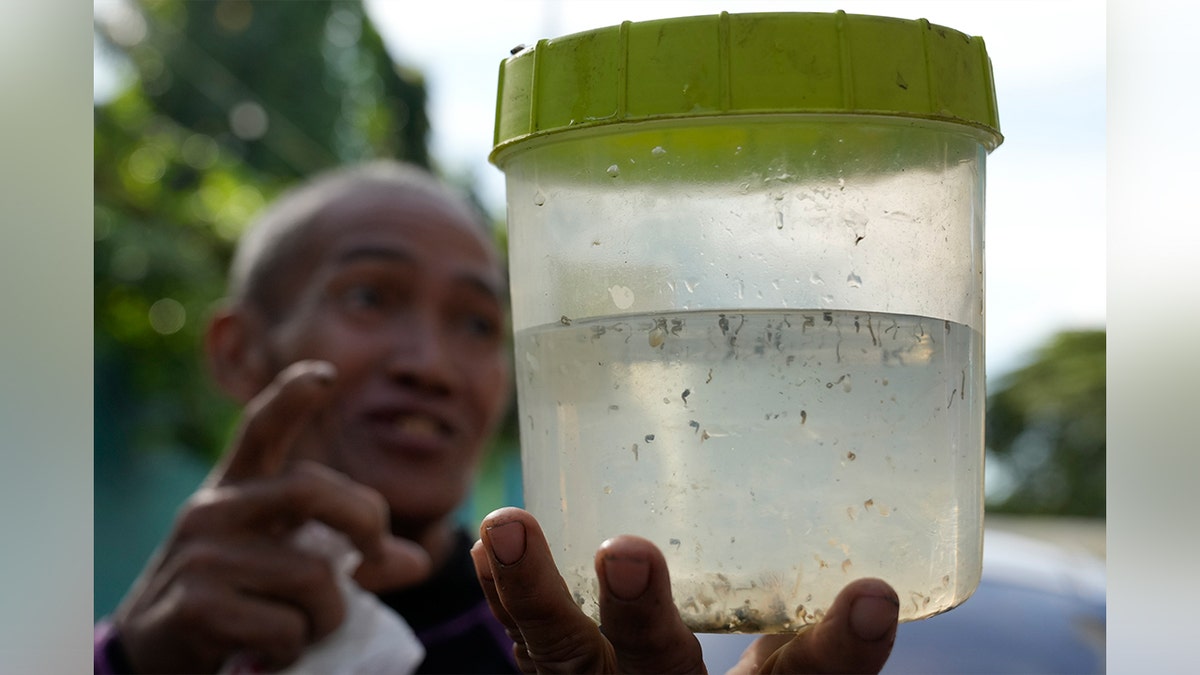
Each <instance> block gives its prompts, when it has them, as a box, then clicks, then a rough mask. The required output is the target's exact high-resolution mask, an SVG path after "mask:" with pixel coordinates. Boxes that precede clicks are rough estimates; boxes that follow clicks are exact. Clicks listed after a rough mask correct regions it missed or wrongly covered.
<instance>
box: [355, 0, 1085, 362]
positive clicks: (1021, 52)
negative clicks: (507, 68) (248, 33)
mask: <svg viewBox="0 0 1200 675" xmlns="http://www.w3.org/2000/svg"><path fill="white" fill-rule="evenodd" d="M366 5H367V7H368V11H369V12H370V14H371V16H372V18H373V19H374V21H375V22H376V25H377V26H378V28H379V30H380V32H381V33H382V34H383V36H384V39H385V40H386V41H387V44H388V46H389V49H391V50H392V53H393V56H394V57H395V58H397V59H398V60H400V61H401V62H403V63H405V64H408V65H411V66H414V67H417V68H419V69H420V70H421V71H422V72H424V73H425V76H426V78H427V82H428V87H429V96H430V114H431V117H432V120H433V124H434V129H433V139H432V141H433V152H434V156H435V157H436V158H437V161H439V163H440V164H441V168H443V169H444V170H446V171H449V172H452V173H468V174H473V175H475V176H476V177H477V178H478V179H479V180H480V181H481V183H482V184H483V186H484V198H485V200H486V201H487V202H488V203H489V205H492V206H493V207H494V208H496V209H497V212H500V211H499V209H502V208H503V206H502V205H503V203H504V179H503V174H502V173H501V172H500V171H499V170H498V169H496V168H495V167H493V166H491V165H490V164H488V163H487V155H488V152H489V151H490V150H491V142H492V127H493V121H494V107H495V97H496V79H497V73H498V69H499V64H500V61H501V59H503V58H504V57H505V56H507V55H508V53H509V50H510V49H511V48H512V47H514V46H516V45H518V44H522V43H523V44H528V45H532V44H534V43H535V42H536V41H537V40H538V39H540V38H547V37H558V36H561V35H567V34H570V33H575V32H578V31H583V30H589V29H593V28H601V27H604V26H610V25H614V24H618V23H620V22H621V21H624V20H631V21H642V20H648V19H658V18H666V17H672V16H689V15H697V14H713V13H719V12H720V11H722V10H724V11H729V12H735V13H736V12H752V11H819V12H832V11H836V10H838V9H843V10H845V11H846V12H848V13H851V14H878V15H884V16H895V17H899V18H905V19H919V18H925V19H928V20H929V21H931V22H932V23H935V24H941V25H944V26H948V27H950V28H955V29H957V30H960V31H962V32H964V33H968V34H971V35H979V36H982V37H983V38H984V41H985V44H986V45H987V49H988V54H989V55H990V56H991V59H992V67H993V69H994V71H995V79H996V96H997V100H998V102H999V107H1000V125H1001V130H1002V132H1003V133H1004V135H1005V142H1004V144H1003V145H1001V146H1000V148H999V149H997V150H996V151H995V152H994V153H993V154H992V155H991V156H990V157H989V159H988V167H987V183H988V201H987V364H988V370H989V372H990V373H992V374H1000V373H1003V372H1005V371H1008V370H1010V369H1012V368H1013V367H1016V366H1019V365H1020V362H1021V360H1022V359H1023V358H1024V357H1025V356H1026V355H1028V353H1029V351H1030V350H1031V349H1033V348H1035V347H1036V346H1037V345H1038V344H1040V343H1041V342H1042V341H1043V340H1045V339H1046V338H1047V337H1049V336H1050V335H1052V334H1053V333H1055V332H1057V331H1059V330H1062V329H1066V328H1076V327H1103V326H1104V325H1105V277H1106V274H1105V241H1106V237H1105V199H1104V195H1105V147H1104V143H1105V5H1104V3H1102V2H1095V1H1093V0H1057V1H1056V0H1051V1H1048V2H1020V1H1013V0H1003V1H999V2H996V1H984V0H977V1H970V2H966V1H961V2H952V1H949V0H942V1H939V0H925V1H904V0H889V1H866V0H862V1H854V0H840V1H834V2H826V1H822V0H769V1H755V0H725V1H723V2H721V1H713V0H687V1H684V0H636V1H628V0H566V1H561V2H560V1H557V0H518V1H510V2H503V3H501V2H490V3H482V2H469V3H464V2H455V1H448V0H447V1H441V2H422V3H408V2H404V3H401V2H394V1H392V0H366ZM465 17H469V20H464V18H465Z"/></svg>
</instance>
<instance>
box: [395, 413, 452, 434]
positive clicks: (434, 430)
mask: <svg viewBox="0 0 1200 675" xmlns="http://www.w3.org/2000/svg"><path fill="white" fill-rule="evenodd" d="M396 428H397V429H399V430H400V431H402V432H404V433H406V434H413V435H415V436H437V435H439V434H440V433H441V429H440V427H439V426H438V423H437V422H436V421H434V420H433V419H430V418H429V417H425V416H424V415H405V416H402V417H400V418H399V419H397V420H396Z"/></svg>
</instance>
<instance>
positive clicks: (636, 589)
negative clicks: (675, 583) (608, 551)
mask: <svg viewBox="0 0 1200 675" xmlns="http://www.w3.org/2000/svg"><path fill="white" fill-rule="evenodd" d="M604 580H605V581H606V582H608V591H609V592H610V593H612V594H613V595H614V596H616V597H617V599H619V600H637V599H638V598H640V597H641V596H642V594H643V593H645V592H646V587H647V586H648V585H650V562H649V561H648V560H646V559H645V558H633V557H627V556H605V558H604Z"/></svg>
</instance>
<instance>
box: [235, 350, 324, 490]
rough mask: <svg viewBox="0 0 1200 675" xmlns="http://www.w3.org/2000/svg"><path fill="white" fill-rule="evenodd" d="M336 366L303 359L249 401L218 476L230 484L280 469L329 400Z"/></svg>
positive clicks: (276, 471)
mask: <svg viewBox="0 0 1200 675" xmlns="http://www.w3.org/2000/svg"><path fill="white" fill-rule="evenodd" d="M336 372H337V371H336V369H335V368H334V367H333V364H330V363H328V362H326V361H298V362H296V363H293V364H292V365H290V366H288V367H287V368H285V369H284V370H283V372H281V373H279V375H278V376H277V377H276V378H275V381H273V382H272V383H271V384H270V385H269V386H268V387H267V388H266V389H264V390H263V391H262V392H261V393H260V394H259V395H258V396H255V397H254V399H253V400H251V401H250V403H249V404H248V405H247V406H246V413H245V417H244V418H243V420H242V427H241V429H240V430H239V432H238V435H237V437H236V439H235V440H234V442H233V446H232V447H231V449H230V451H229V452H228V453H227V454H226V456H225V458H224V461H223V462H222V464H221V465H220V466H219V467H218V468H217V470H216V472H215V473H214V478H215V482H216V483H217V484H218V485H225V484H228V483H233V482H237V481H241V480H245V479H247V478H263V477H268V476H273V475H275V474H277V473H279V471H280V470H281V469H282V468H283V465H284V463H285V462H286V461H287V458H288V454H289V452H290V450H291V448H292V446H293V445H294V444H295V442H296V439H297V438H298V437H299V436H300V433H301V432H302V431H303V430H304V426H305V424H306V423H307V422H308V421H309V420H310V419H312V417H313V415H314V414H315V413H316V411H317V410H318V409H319V408H320V407H321V406H322V405H323V404H324V403H325V402H326V401H328V400H329V392H330V390H331V388H332V387H331V385H332V384H333V380H334V377H335V376H336Z"/></svg>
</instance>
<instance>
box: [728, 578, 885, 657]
mask: <svg viewBox="0 0 1200 675" xmlns="http://www.w3.org/2000/svg"><path fill="white" fill-rule="evenodd" d="M899 614H900V599H899V597H898V596H897V595H896V591H895V590H893V589H892V587H891V586H890V585H888V584H887V582H885V581H882V580H880V579H858V580H856V581H853V582H851V583H850V584H849V585H847V586H846V587H845V588H843V589H842V591H841V593H838V596H837V598H835V599H834V601H833V604H832V605H830V607H829V611H827V612H826V613H825V617H824V618H823V619H821V621H820V622H819V623H817V624H816V625H815V626H813V627H812V628H811V629H809V630H806V631H804V632H802V633H800V634H799V635H797V636H796V637H795V638H794V639H793V640H791V641H790V642H788V643H786V644H784V645H783V646H782V647H781V648H779V649H778V650H776V651H775V652H774V653H772V654H770V655H768V654H767V653H764V652H767V651H769V650H770V649H771V648H772V647H774V646H777V645H778V644H779V643H778V642H777V641H772V640H760V641H759V642H755V643H754V644H753V645H751V646H750V648H749V649H747V650H746V653H745V654H743V655H742V661H743V663H739V667H742V666H744V665H747V664H749V663H755V662H756V663H759V664H761V666H759V669H760V670H761V672H765V673H878V672H879V671H880V670H881V669H882V668H883V665H884V664H885V663H887V659H888V656H890V655H891V653H892V644H893V643H894V642H895V640H896V626H897V621H898V617H899ZM772 637H774V636H772Z"/></svg>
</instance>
